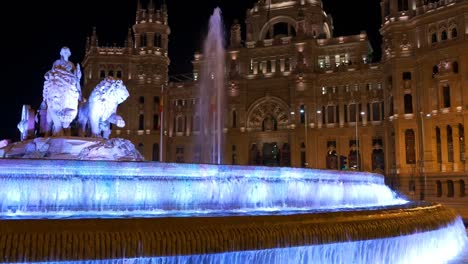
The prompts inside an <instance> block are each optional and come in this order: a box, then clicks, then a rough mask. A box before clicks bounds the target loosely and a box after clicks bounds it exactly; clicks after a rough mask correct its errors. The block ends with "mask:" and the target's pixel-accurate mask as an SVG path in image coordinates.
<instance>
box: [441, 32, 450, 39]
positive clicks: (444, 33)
mask: <svg viewBox="0 0 468 264" xmlns="http://www.w3.org/2000/svg"><path fill="white" fill-rule="evenodd" d="M440 39H441V40H447V39H448V36H447V31H445V30H444V31H442V33H440Z"/></svg>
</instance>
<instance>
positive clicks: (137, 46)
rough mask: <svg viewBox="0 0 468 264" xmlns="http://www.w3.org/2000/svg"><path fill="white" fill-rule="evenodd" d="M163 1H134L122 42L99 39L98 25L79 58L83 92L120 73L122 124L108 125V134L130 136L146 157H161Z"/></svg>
mask: <svg viewBox="0 0 468 264" xmlns="http://www.w3.org/2000/svg"><path fill="white" fill-rule="evenodd" d="M169 34H170V28H169V25H168V12H167V7H166V5H165V4H164V3H163V4H161V5H160V6H156V5H155V3H154V2H153V0H149V2H148V3H147V5H146V6H144V5H142V3H141V2H140V0H138V2H137V8H136V16H135V24H134V25H133V26H132V27H131V28H130V29H128V34H127V37H126V39H125V40H124V41H123V43H124V45H123V46H122V47H118V46H117V45H114V46H112V47H103V46H99V45H98V34H97V30H96V29H93V33H92V35H91V37H90V38H88V42H87V45H86V55H85V59H84V61H83V66H84V72H85V76H86V78H85V88H84V95H85V96H88V95H89V93H90V92H91V91H92V89H94V87H95V86H96V84H97V83H99V81H100V80H102V79H103V78H106V77H109V76H112V77H114V78H119V79H122V80H123V81H124V83H125V85H126V86H127V88H128V89H129V93H130V96H129V98H128V99H127V100H126V101H125V102H124V103H123V104H122V105H120V106H119V109H118V111H119V115H121V116H122V117H123V118H124V120H125V121H126V126H125V127H124V128H121V129H120V128H119V129H115V128H114V129H113V130H112V134H111V137H112V136H114V137H115V136H118V137H123V138H127V139H129V140H131V141H132V142H133V143H134V144H135V146H136V147H137V148H138V150H139V151H140V152H141V153H142V154H143V155H144V157H145V158H146V159H147V160H159V159H160V150H159V145H160V135H161V134H160V128H161V127H162V125H161V110H162V103H163V102H162V100H163V99H162V91H163V89H164V87H165V86H166V85H167V82H168V66H169V63H170V60H169V57H168V41H169Z"/></svg>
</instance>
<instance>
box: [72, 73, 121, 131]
mask: <svg viewBox="0 0 468 264" xmlns="http://www.w3.org/2000/svg"><path fill="white" fill-rule="evenodd" d="M128 96H129V93H128V91H127V88H126V87H125V85H124V84H123V82H122V80H118V79H114V78H112V77H108V78H106V79H104V80H102V81H101V82H100V83H99V84H98V85H97V86H96V88H94V90H93V91H92V92H91V95H90V96H89V100H88V101H86V102H85V103H84V104H82V105H80V107H79V112H78V123H79V125H80V136H85V134H86V125H89V128H90V129H91V136H92V137H103V138H106V139H108V138H109V135H110V133H111V131H110V124H111V123H112V124H115V125H116V126H118V127H124V126H125V121H124V120H123V118H122V117H121V116H119V115H117V114H116V112H117V106H118V105H119V104H120V103H122V102H123V101H125V100H126V99H127V98H128Z"/></svg>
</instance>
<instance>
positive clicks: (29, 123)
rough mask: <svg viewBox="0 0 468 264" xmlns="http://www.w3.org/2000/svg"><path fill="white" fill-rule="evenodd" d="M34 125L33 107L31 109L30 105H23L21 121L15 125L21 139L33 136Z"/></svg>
mask: <svg viewBox="0 0 468 264" xmlns="http://www.w3.org/2000/svg"><path fill="white" fill-rule="evenodd" d="M34 125H35V115H34V109H32V108H31V106H30V105H23V110H22V112H21V121H20V122H19V123H18V125H17V128H18V130H19V131H20V133H21V135H20V136H21V141H23V140H26V139H29V138H33V137H34V132H35V131H34Z"/></svg>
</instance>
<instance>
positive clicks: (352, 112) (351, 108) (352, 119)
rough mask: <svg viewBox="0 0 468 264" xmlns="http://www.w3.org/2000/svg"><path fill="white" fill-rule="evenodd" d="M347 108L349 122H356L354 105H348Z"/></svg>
mask: <svg viewBox="0 0 468 264" xmlns="http://www.w3.org/2000/svg"><path fill="white" fill-rule="evenodd" d="M348 108H349V122H356V116H357V109H356V104H350V105H349V106H348Z"/></svg>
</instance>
